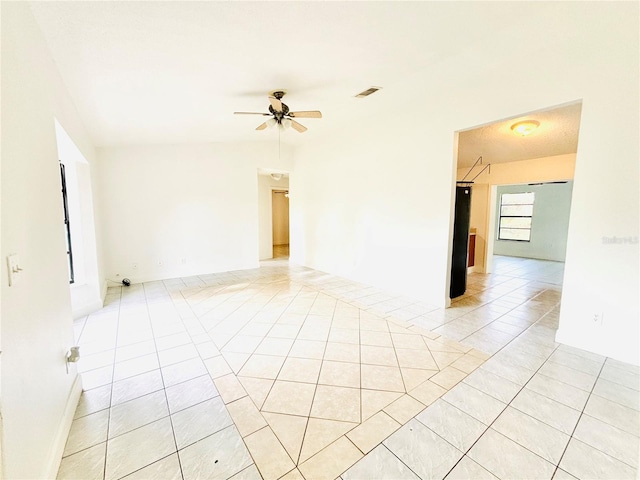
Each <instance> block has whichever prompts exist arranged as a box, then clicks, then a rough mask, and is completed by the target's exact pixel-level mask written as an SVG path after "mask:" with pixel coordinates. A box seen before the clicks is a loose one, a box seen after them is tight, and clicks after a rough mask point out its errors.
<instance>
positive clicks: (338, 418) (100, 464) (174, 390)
mask: <svg viewBox="0 0 640 480" xmlns="http://www.w3.org/2000/svg"><path fill="white" fill-rule="evenodd" d="M494 267H495V269H494V271H495V273H493V274H491V275H482V274H471V275H470V276H469V287H468V290H467V293H466V294H465V295H464V296H463V297H460V298H459V299H456V301H455V302H454V303H453V305H452V308H450V309H446V310H442V309H437V308H435V307H432V306H430V305H426V304H423V303H420V302H416V301H415V300H412V299H409V298H404V297H398V296H395V295H392V294H389V293H387V292H382V291H379V290H377V289H375V288H373V287H369V286H366V285H362V284H357V283H355V282H351V281H348V280H345V279H342V278H338V277H335V276H331V275H328V274H324V273H322V272H318V271H314V270H310V269H306V268H302V267H294V266H289V265H288V263H287V262H286V260H282V259H277V260H274V261H269V262H264V263H263V265H262V267H261V268H260V269H256V270H250V271H238V272H228V273H222V274H214V275H203V276H199V277H190V278H182V279H173V280H166V281H164V282H149V283H145V284H141V285H132V286H131V287H128V288H121V287H115V288H110V289H109V292H108V295H107V299H106V303H105V307H104V308H103V309H102V310H100V311H98V312H96V313H94V314H92V315H90V316H88V317H86V318H83V319H80V320H78V321H76V322H75V329H76V336H77V338H78V343H79V345H81V354H82V358H81V361H80V362H79V364H78V368H79V370H80V371H81V372H82V377H83V384H84V389H85V391H84V393H83V395H82V398H81V400H80V403H79V405H78V409H77V411H76V417H75V420H74V423H73V425H72V429H71V433H70V435H69V439H68V441H67V445H66V448H65V452H64V457H63V460H62V464H61V467H60V471H59V474H58V478H61V479H63V478H81V479H93V478H95V479H116V478H124V477H126V478H128V479H131V478H138V479H153V478H162V479H164V478H170V479H173V478H175V479H181V478H184V479H186V480H189V479H196V478H234V479H254V478H255V479H260V478H265V479H277V478H284V479H306V480H311V479H323V478H327V479H334V478H337V477H339V476H341V477H342V478H343V479H344V480H350V479H405V478H406V479H416V478H424V479H427V478H429V479H431V478H447V479H461V478H504V479H518V478H536V479H537V478H557V479H570V478H583V479H588V478H614V479H622V478H635V477H636V475H637V469H638V451H639V447H638V441H639V438H638V436H639V435H640V423H639V418H640V413H639V411H640V407H639V398H640V393H639V390H640V386H639V383H640V381H639V379H640V369H638V367H635V366H631V365H628V364H623V363H620V362H617V361H613V360H611V359H606V358H603V357H600V356H598V355H595V354H592V353H589V352H585V351H581V350H577V349H573V348H570V347H567V346H564V345H559V344H557V343H555V342H554V334H555V329H556V328H557V319H558V311H559V302H560V294H561V279H562V268H563V265H562V264H560V263H554V262H542V261H535V260H528V259H516V258H509V257H496V259H495V264H494Z"/></svg>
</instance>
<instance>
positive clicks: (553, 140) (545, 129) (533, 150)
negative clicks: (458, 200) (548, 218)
mask: <svg viewBox="0 0 640 480" xmlns="http://www.w3.org/2000/svg"><path fill="white" fill-rule="evenodd" d="M581 111H582V103H574V104H571V105H565V106H561V107H557V108H552V109H549V110H543V111H539V112H532V113H529V114H527V115H522V116H519V117H515V118H511V119H508V120H502V121H499V122H496V123H492V124H490V125H484V126H482V127H478V128H473V129H470V130H465V131H464V132H460V135H459V137H458V167H470V166H471V165H473V163H474V162H475V161H476V160H477V159H478V157H480V156H482V163H483V165H486V164H488V163H503V162H516V161H519V160H529V159H532V158H542V157H551V156H554V155H563V154H567V153H576V151H577V150H578V130H579V128H580V112H581ZM523 120H536V121H538V122H540V126H539V127H538V128H537V129H536V130H535V131H534V132H533V133H531V134H530V135H527V136H524V137H523V136H521V135H517V134H515V133H513V131H512V130H511V126H512V125H513V124H514V123H517V122H520V121H523Z"/></svg>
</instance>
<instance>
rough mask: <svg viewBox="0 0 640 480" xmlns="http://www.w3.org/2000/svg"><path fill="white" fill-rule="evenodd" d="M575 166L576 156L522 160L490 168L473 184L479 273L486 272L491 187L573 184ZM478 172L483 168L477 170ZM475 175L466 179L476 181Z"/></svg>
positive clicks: (463, 172) (462, 170) (461, 174)
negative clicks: (565, 182) (540, 183)
mask: <svg viewBox="0 0 640 480" xmlns="http://www.w3.org/2000/svg"><path fill="white" fill-rule="evenodd" d="M575 164H576V155H575V154H567V155H556V156H553V157H544V158H536V159H532V160H522V161H519V162H507V163H496V164H493V165H491V173H489V172H488V170H485V171H484V172H483V173H482V174H481V175H480V176H478V178H476V180H475V181H474V184H473V188H472V194H471V227H472V228H476V258H475V267H474V270H475V271H476V272H486V269H487V261H486V255H487V249H488V247H489V245H488V244H487V241H488V238H489V210H490V208H491V187H492V186H494V185H514V184H519V183H532V182H549V181H554V180H571V179H573V172H574V169H575ZM468 171H469V168H459V169H458V174H457V178H458V179H462V178H463V177H464V176H465V175H466V174H467V172H468ZM476 171H480V168H478V167H476ZM473 176H474V174H473V173H472V174H470V175H468V176H467V179H469V178H473Z"/></svg>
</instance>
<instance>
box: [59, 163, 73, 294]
mask: <svg viewBox="0 0 640 480" xmlns="http://www.w3.org/2000/svg"><path fill="white" fill-rule="evenodd" d="M60 179H61V181H62V207H63V209H64V227H65V231H66V238H67V258H68V260H69V283H73V281H74V278H73V252H72V251H71V225H70V224H69V200H68V199H67V178H66V175H65V171H64V164H63V163H62V162H60Z"/></svg>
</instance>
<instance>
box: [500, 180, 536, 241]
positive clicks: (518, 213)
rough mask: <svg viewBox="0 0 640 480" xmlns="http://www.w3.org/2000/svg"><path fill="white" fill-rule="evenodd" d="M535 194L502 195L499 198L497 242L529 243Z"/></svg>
mask: <svg viewBox="0 0 640 480" xmlns="http://www.w3.org/2000/svg"><path fill="white" fill-rule="evenodd" d="M534 198H535V193H533V192H527V193H503V194H502V195H501V196H500V224H499V229H498V239H499V240H516V241H520V242H529V241H531V218H532V216H533V201H534Z"/></svg>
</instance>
